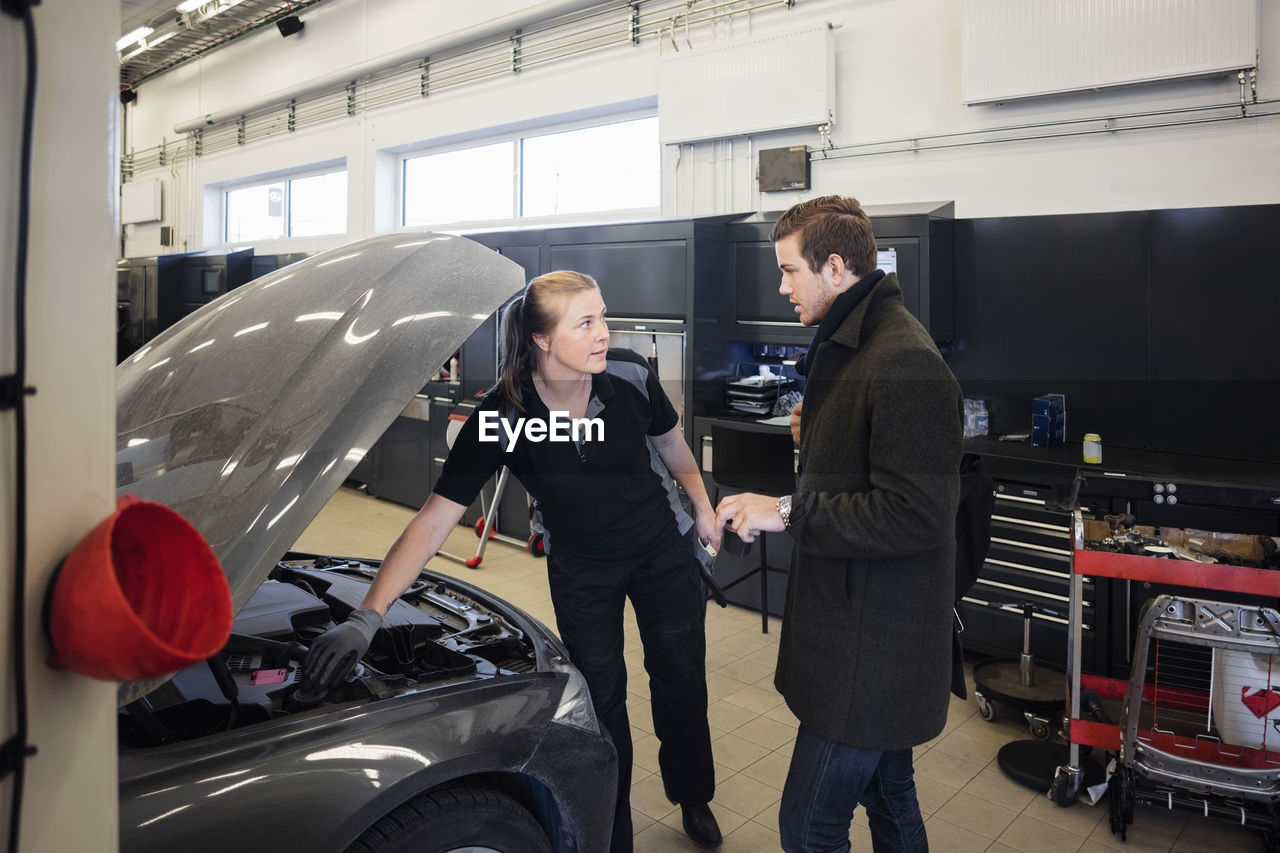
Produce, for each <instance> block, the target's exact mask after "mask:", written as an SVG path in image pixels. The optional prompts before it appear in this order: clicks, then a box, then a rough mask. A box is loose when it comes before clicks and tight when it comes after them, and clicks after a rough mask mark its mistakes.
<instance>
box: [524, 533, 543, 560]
mask: <svg viewBox="0 0 1280 853" xmlns="http://www.w3.org/2000/svg"><path fill="white" fill-rule="evenodd" d="M525 547H526V548H527V549H528V550H529V553H530V554H532V555H533V556H535V557H545V556H547V549H546V548H544V547H543V545H542V534H541V533H530V534H529V543H528V544H527V545H526V546H525Z"/></svg>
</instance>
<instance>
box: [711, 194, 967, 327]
mask: <svg viewBox="0 0 1280 853" xmlns="http://www.w3.org/2000/svg"><path fill="white" fill-rule="evenodd" d="M953 210H954V207H953V206H952V205H950V204H947V205H929V204H926V205H912V206H896V207H880V208H878V207H868V208H867V209H866V211H867V214H868V216H870V217H871V227H872V230H873V231H874V233H875V238H876V248H877V249H878V250H879V265H880V267H881V268H883V269H885V270H893V271H896V272H897V275H898V282H899V284H901V286H902V298H903V302H904V303H905V304H906V307H907V310H908V311H910V312H911V313H912V314H913V315H914V316H915V317H916V318H917V319H919V320H920V322H921V323H922V324H923V325H924V327H925V328H926V329H928V330H929V333H930V334H931V335H932V336H933V339H934V340H935V341H939V342H944V341H950V340H951V339H952V336H953V334H954V330H955V317H954V302H955V297H954V290H955V285H954V271H953V262H952V258H953V254H954V222H953V221H952V215H953ZM773 225H774V223H773V221H743V222H735V223H733V224H731V225H730V226H729V234H730V239H731V240H732V241H733V267H732V272H731V276H732V279H731V280H732V288H731V292H732V297H733V317H732V321H733V324H734V328H733V329H732V330H731V331H730V332H729V336H730V338H731V339H733V340H742V341H761V342H769V343H772V342H795V343H808V341H809V339H810V338H811V337H812V336H813V330H812V329H810V328H807V327H805V326H804V325H802V324H801V323H800V320H799V317H798V316H797V315H796V313H795V311H794V306H793V305H791V303H790V302H789V301H788V300H787V299H786V298H785V297H783V296H782V295H781V294H780V293H779V292H778V287H779V284H780V283H781V273H780V272H779V271H778V260H777V255H776V253H775V251H774V247H773V243H772V242H771V241H770V240H769V234H770V232H771V231H772V230H773Z"/></svg>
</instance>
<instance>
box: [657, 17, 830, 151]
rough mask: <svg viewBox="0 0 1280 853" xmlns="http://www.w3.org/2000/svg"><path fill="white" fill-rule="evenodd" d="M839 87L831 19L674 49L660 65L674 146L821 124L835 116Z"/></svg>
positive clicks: (662, 105) (665, 131) (661, 122)
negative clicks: (796, 28) (799, 28)
mask: <svg viewBox="0 0 1280 853" xmlns="http://www.w3.org/2000/svg"><path fill="white" fill-rule="evenodd" d="M680 38H681V36H680V34H679V33H677V34H676V39H677V40H679V39H680ZM667 47H669V46H667ZM664 50H666V47H664ZM835 90H836V48H835V37H834V34H833V32H832V29H831V27H830V26H828V25H826V24H822V25H820V26H815V27H809V28H806V29H803V30H795V31H792V32H788V33H779V34H776V35H767V36H757V37H752V38H746V39H734V40H732V41H727V42H720V43H712V44H709V45H707V46H706V47H697V48H694V49H692V50H691V49H689V48H687V47H685V48H683V49H681V50H680V51H679V52H675V51H669V52H666V53H664V54H663V56H662V58H661V60H660V61H659V63H658V135H659V137H660V138H661V140H662V142H663V143H664V144H668V145H670V144H675V143H679V142H697V141H699V140H703V139H722V138H724V137H728V136H741V135H743V134H748V133H763V132H766V131H771V130H787V129H790V128H796V127H817V126H818V125H820V124H823V123H825V122H828V121H834V120H835Z"/></svg>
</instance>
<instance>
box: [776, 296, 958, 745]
mask: <svg viewBox="0 0 1280 853" xmlns="http://www.w3.org/2000/svg"><path fill="white" fill-rule="evenodd" d="M962 410H963V403H962V398H961V393H960V386H959V384H958V383H957V382H956V379H955V377H954V376H952V374H951V370H950V369H949V368H948V367H947V365H946V363H945V362H943V360H942V356H941V355H939V354H938V350H937V347H935V346H934V344H933V341H932V340H931V339H930V337H929V333H928V332H926V331H925V329H924V327H923V326H921V325H920V323H919V322H918V321H917V320H916V319H915V318H914V317H912V316H911V315H910V314H909V313H908V312H907V309H906V307H905V306H904V305H903V302H902V289H901V288H900V287H899V285H898V279H897V276H895V275H893V274H890V275H887V276H885V277H884V278H883V279H882V280H880V281H879V282H877V283H876V284H875V285H874V286H873V287H872V289H871V291H870V292H869V293H868V294H867V295H866V297H865V298H863V299H862V300H861V301H860V302H859V303H858V304H857V306H856V307H855V308H854V309H853V311H852V312H851V313H850V314H849V316H848V317H847V318H845V320H844V322H843V323H842V324H840V326H838V327H837V328H836V330H835V332H834V333H833V334H832V335H831V337H830V338H829V339H827V340H826V341H824V342H823V343H821V344H819V345H818V349H817V351H816V352H815V353H814V354H813V360H812V361H811V363H810V367H809V373H808V381H807V385H806V388H805V395H804V408H803V409H802V410H801V423H800V475H799V480H798V483H797V487H796V488H797V491H796V493H795V495H793V497H792V510H791V527H790V530H789V532H790V534H791V536H792V539H793V540H794V542H795V545H794V548H793V549H792V560H791V576H790V579H789V580H788V585H787V603H786V610H785V612H784V613H783V621H782V637H781V640H780V643H779V649H778V669H777V674H776V675H775V678H774V684H775V685H776V686H777V688H778V691H779V692H780V693H781V694H782V695H783V697H784V698H785V699H786V701H787V706H788V707H789V708H790V709H791V711H792V712H793V713H794V714H795V715H796V717H798V718H799V720H800V722H801V723H803V724H804V725H805V726H807V727H809V728H810V729H812V730H813V731H814V732H816V733H817V734H819V735H822V736H823V737H825V738H828V739H830V740H834V741H837V742H838V743H843V744H847V745H849V746H853V747H857V748H860V749H874V750H893V749H905V748H908V747H912V746H915V745H917V744H920V743H923V742H925V741H927V740H930V739H931V738H934V737H936V736H937V735H938V734H939V733H940V732H941V731H942V727H943V724H944V723H945V722H946V718H947V705H948V697H947V693H948V689H949V687H950V683H951V643H952V637H951V634H952V613H951V605H952V597H953V595H954V590H955V583H954V573H955V524H956V505H957V502H958V500H959V489H960V478H959V471H960V456H961V452H962V445H961V434H962V429H961V423H962V420H961V417H962V415H961V413H962Z"/></svg>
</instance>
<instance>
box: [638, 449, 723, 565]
mask: <svg viewBox="0 0 1280 853" xmlns="http://www.w3.org/2000/svg"><path fill="white" fill-rule="evenodd" d="M649 440H650V441H652V442H653V446H654V448H655V449H656V450H657V451H658V457H659V458H660V459H661V460H662V464H663V465H666V466H667V470H668V471H670V472H671V476H672V477H674V478H675V481H676V482H677V483H679V484H680V486H681V488H683V489H684V491H685V494H687V495H688V496H689V500H690V501H692V502H693V512H694V521H695V523H696V524H697V527H698V535H699V536H701V537H702V538H703V539H708V540H710V541H711V544H712V545H713V546H715V547H716V548H719V547H720V529H719V528H718V527H717V526H716V513H715V510H714V509H712V507H711V501H710V500H709V499H708V498H707V487H706V486H705V485H704V484H703V482H702V472H701V471H699V470H698V463H697V462H696V461H694V458H693V451H691V450H690V449H689V445H688V444H687V443H686V442H685V440H684V434H683V433H681V432H680V427H678V426H675V427H672V428H671V429H669V430H668V431H667V432H665V433H663V434H662V435H654V436H650V437H649Z"/></svg>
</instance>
